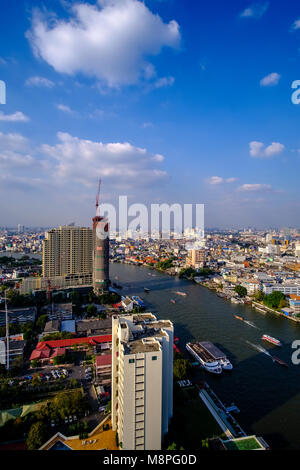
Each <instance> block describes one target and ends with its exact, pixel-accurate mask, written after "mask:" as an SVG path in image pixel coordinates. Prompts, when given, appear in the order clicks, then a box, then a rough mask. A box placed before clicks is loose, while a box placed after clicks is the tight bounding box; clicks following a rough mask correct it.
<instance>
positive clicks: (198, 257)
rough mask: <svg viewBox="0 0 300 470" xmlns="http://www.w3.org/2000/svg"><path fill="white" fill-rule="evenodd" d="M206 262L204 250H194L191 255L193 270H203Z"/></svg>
mask: <svg viewBox="0 0 300 470" xmlns="http://www.w3.org/2000/svg"><path fill="white" fill-rule="evenodd" d="M205 261H206V252H205V249H204V248H193V249H192V250H191V253H190V264H191V266H193V268H203V266H205Z"/></svg>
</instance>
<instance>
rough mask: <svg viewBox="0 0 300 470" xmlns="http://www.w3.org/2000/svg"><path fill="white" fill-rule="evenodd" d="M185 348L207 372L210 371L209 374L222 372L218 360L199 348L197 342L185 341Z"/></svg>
mask: <svg viewBox="0 0 300 470" xmlns="http://www.w3.org/2000/svg"><path fill="white" fill-rule="evenodd" d="M186 349H187V351H189V353H190V354H191V355H192V356H193V357H194V358H195V359H196V360H197V361H198V362H199V363H200V365H201V366H202V367H203V369H205V370H206V371H207V372H210V373H211V374H221V373H222V367H221V366H220V363H219V361H214V360H213V359H211V358H210V357H209V355H208V354H207V353H206V351H205V350H204V349H203V348H201V346H200V344H199V343H187V344H186Z"/></svg>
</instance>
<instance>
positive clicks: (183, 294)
mask: <svg viewBox="0 0 300 470" xmlns="http://www.w3.org/2000/svg"><path fill="white" fill-rule="evenodd" d="M175 294H177V295H182V296H184V297H185V296H186V295H187V294H186V293H185V292H180V291H179V290H178V291H176V292H175Z"/></svg>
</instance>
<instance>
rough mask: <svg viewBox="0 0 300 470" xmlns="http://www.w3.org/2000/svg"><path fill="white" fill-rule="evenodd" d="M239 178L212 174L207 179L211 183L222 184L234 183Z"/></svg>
mask: <svg viewBox="0 0 300 470" xmlns="http://www.w3.org/2000/svg"><path fill="white" fill-rule="evenodd" d="M236 180H237V178H222V177H221V176H211V177H210V178H208V179H207V182H208V183H209V184H212V185H215V184H222V183H234V182H235V181H236Z"/></svg>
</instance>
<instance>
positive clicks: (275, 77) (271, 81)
mask: <svg viewBox="0 0 300 470" xmlns="http://www.w3.org/2000/svg"><path fill="white" fill-rule="evenodd" d="M280 78H281V75H279V73H277V72H273V73H270V74H269V75H267V76H266V77H264V78H262V79H261V81H260V85H261V86H272V85H278V83H279V80H280Z"/></svg>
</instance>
